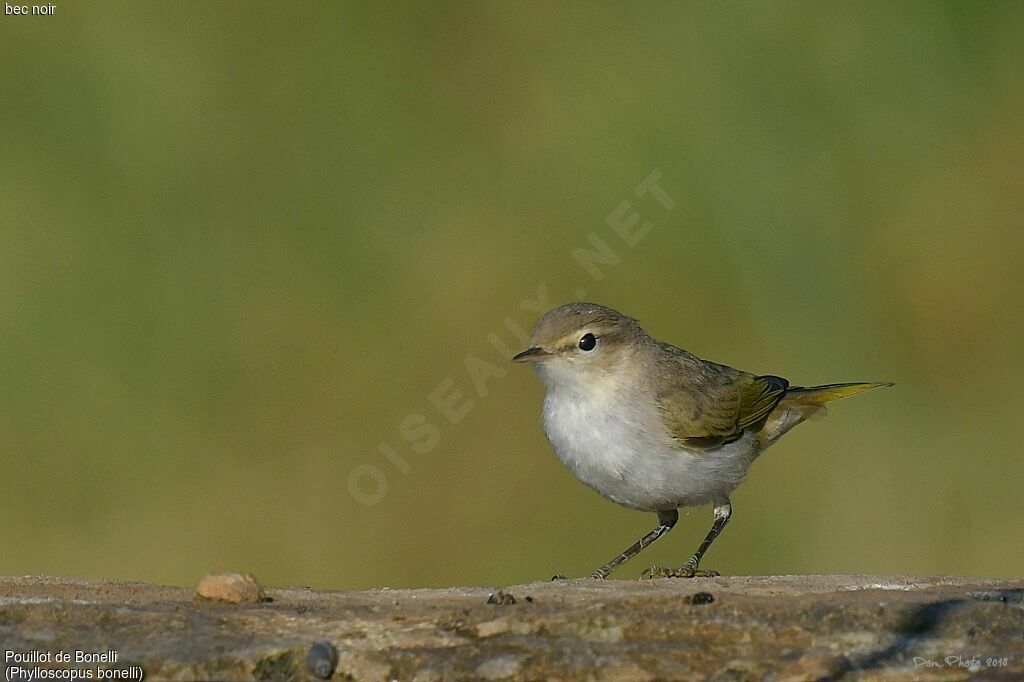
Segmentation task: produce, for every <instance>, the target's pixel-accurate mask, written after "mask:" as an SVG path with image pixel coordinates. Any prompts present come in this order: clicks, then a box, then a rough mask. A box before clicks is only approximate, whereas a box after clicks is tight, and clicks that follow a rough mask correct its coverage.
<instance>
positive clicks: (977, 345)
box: [0, 2, 1024, 588]
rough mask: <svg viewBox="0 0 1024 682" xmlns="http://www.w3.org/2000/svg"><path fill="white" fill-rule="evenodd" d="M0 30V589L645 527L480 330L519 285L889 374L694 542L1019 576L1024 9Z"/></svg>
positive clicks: (833, 374)
mask: <svg viewBox="0 0 1024 682" xmlns="http://www.w3.org/2000/svg"><path fill="white" fill-rule="evenodd" d="M0 19H2V23H0V93H2V94H0V97H2V101H3V107H2V108H0V125H2V133H0V135H2V137H0V139H2V142H3V146H2V153H0V292H2V293H0V478H2V488H0V519H2V522H0V547H2V548H3V551H2V552H0V574H27V573H48V574H69V575H77V576H87V577H116V578H129V579H138V580H147V581H160V582H168V583H176V584H189V583H193V582H194V581H195V580H196V579H197V578H198V577H199V576H200V575H202V574H204V573H207V572H210V571H215V570H224V569H230V570H249V571H252V572H254V573H255V574H257V575H258V576H259V577H260V578H261V579H262V580H263V581H264V582H266V583H270V584H278V585H290V584H305V585H312V586H316V587H332V588H349V587H352V588H356V587H370V586H377V585H392V586H441V585H453V584H501V583H514V582H520V581H529V580H535V579H546V578H548V577H549V576H550V575H551V574H552V573H554V572H556V571H559V572H563V573H567V574H570V575H579V574H584V573H587V572H589V571H591V570H593V569H594V568H595V567H596V566H597V565H599V564H601V563H602V562H604V561H605V560H607V559H609V558H610V557H611V556H612V555H613V554H615V553H616V552H618V551H619V550H621V549H623V548H624V547H625V546H627V545H628V544H629V543H631V542H632V541H633V540H635V539H636V538H637V537H639V535H640V534H642V533H643V532H646V531H647V530H648V529H649V528H650V527H651V526H652V524H653V521H654V517H653V515H645V514H640V513H637V512H631V511H626V510H623V509H620V508H618V507H616V506H615V505H613V504H612V503H609V502H606V501H604V500H603V499H601V498H600V497H598V496H597V495H596V494H595V493H593V492H591V491H590V490H588V489H586V488H585V487H584V486H583V485H581V484H580V483H578V482H576V481H575V480H574V479H573V478H572V476H571V475H570V474H569V473H568V471H566V470H564V469H563V468H562V466H561V465H560V464H559V463H558V462H557V460H556V459H555V458H554V457H553V456H552V454H551V453H550V451H549V449H548V446H547V444H546V442H545V440H544V437H543V435H542V433H541V430H540V421H539V411H540V403H541V399H542V395H543V391H542V387H541V384H540V382H539V381H538V380H537V378H536V377H535V376H534V375H533V374H532V372H530V371H529V370H528V369H526V368H524V367H521V366H517V365H511V364H510V363H508V362H507V359H506V358H505V357H504V352H503V351H501V350H499V348H501V346H503V345H504V346H507V347H508V349H509V350H510V351H511V350H515V349H517V347H518V346H519V345H520V342H519V341H518V340H517V339H516V335H515V333H513V332H512V331H510V330H509V329H508V328H507V327H506V326H505V320H506V319H509V320H511V322H512V323H513V326H519V327H523V328H529V326H530V325H532V323H533V321H534V320H535V318H536V314H535V312H533V311H531V310H530V309H529V308H528V307H523V306H522V303H523V302H524V301H525V302H529V301H530V300H533V299H536V297H537V292H538V287H539V286H541V285H543V286H544V287H545V288H546V294H547V296H546V297H547V298H548V299H549V300H550V301H551V303H552V304H557V303H562V302H565V301H568V300H572V299H574V298H576V297H577V295H578V290H579V289H584V290H585V295H586V297H587V298H588V299H591V300H594V301H597V302H601V303H604V304H607V305H611V306H614V307H616V308H619V309H621V310H623V311H625V312H627V313H629V314H631V315H633V316H635V317H637V318H639V319H640V320H641V322H642V323H643V324H644V325H645V327H646V328H647V329H648V331H650V332H651V333H652V334H653V335H655V336H657V337H659V338H663V339H665V340H670V341H673V342H675V343H676V344H677V345H681V346H683V347H685V348H687V349H689V350H691V351H693V352H695V353H697V354H698V355H701V356H704V357H708V358H711V359H714V360H717V361H720V362H725V363H728V364H732V365H734V366H737V367H740V368H743V369H747V370H751V371H755V372H762V373H767V372H771V373H777V374H781V375H784V376H787V377H789V378H790V379H791V380H792V381H793V382H794V383H803V384H808V383H826V382H833V381H843V380H872V379H877V380H889V381H895V382H896V384H897V387H896V388H895V389H891V390H887V391H879V392H877V393H872V394H870V395H867V396H863V397H859V398H857V399H854V400H850V401H848V402H844V403H843V404H840V405H837V406H835V407H834V408H833V410H832V414H831V416H830V417H829V418H828V419H826V420H824V421H821V422H815V423H811V424H808V425H804V426H802V427H800V428H799V429H797V430H796V431H794V432H793V433H792V434H791V435H789V436H788V437H787V438H786V439H785V440H784V441H783V442H782V444H780V445H778V446H776V447H775V448H774V449H773V450H771V451H770V452H769V453H768V454H767V455H766V456H765V457H764V458H762V459H761V460H759V461H758V463H757V464H756V465H755V466H754V468H753V470H752V472H751V475H750V477H749V478H748V480H747V482H746V484H745V485H744V486H742V487H741V488H740V489H739V491H738V492H737V494H736V495H735V497H734V506H735V510H736V513H735V516H734V521H733V523H732V524H731V525H730V527H729V529H728V531H727V532H726V533H725V534H724V536H723V538H722V540H721V541H720V542H719V543H718V544H716V546H715V547H714V549H713V550H712V551H711V553H710V554H709V556H708V559H707V561H706V564H707V565H708V566H709V567H713V568H716V569H718V570H720V571H722V572H723V573H732V574H761V573H813V572H844V573H845V572H878V573H886V574H890V573H926V574H935V573H942V574H946V573H951V574H980V575H992V576H1019V575H1021V574H1022V573H1024V543H1022V542H1021V538H1022V535H1024V515H1022V514H1021V480H1022V477H1024V458H1022V451H1024V447H1022V446H1024V442H1022V441H1024V438H1022V435H1021V432H1020V431H1018V430H1017V425H1018V424H1019V421H1018V420H1019V419H1020V415H1021V411H1022V408H1024V391H1022V388H1021V386H1022V383H1021V379H1022V376H1021V374H1022V369H1024V357H1022V353H1021V336H1022V332H1024V323H1022V320H1024V316H1022V315H1021V304H1020V297H1021V295H1022V293H1024V272H1022V254H1024V236H1022V219H1021V216H1022V215H1024V151H1022V150H1024V115H1022V113H1021V112H1022V111H1024V79H1022V75H1021V74H1022V73H1024V5H1022V4H1021V3H1018V2H1005V3H996V2H974V3H963V2H949V3H910V2H901V3H885V2H863V3H844V4H840V3H827V4H826V3H812V2H805V3H775V2H772V3H769V2H757V3H735V4H734V3H723V4H716V5H714V6H712V5H711V4H710V3H708V4H703V3H702V4H694V5H688V6H682V5H680V4H678V3H662V4H643V5H641V6H633V5H632V4H630V3H623V4H621V5H597V4H589V3H588V4H587V5H586V6H584V5H583V4H582V3H580V4H578V5H576V6H574V7H573V6H568V5H564V6H559V7H551V6H549V5H548V4H545V3H537V4H532V5H519V6H517V7H515V8H511V7H507V6H505V5H503V4H500V3H493V4H481V3H465V4H443V5H437V4H390V5H389V6H388V7H387V8H375V7H371V6H370V5H368V4H360V5H356V4H344V3H314V4H303V3H280V4H256V3H227V2H195V3H163V2H140V3H135V2H123V3H111V2H90V3H57V8H56V14H55V15H54V16H52V17H32V16H29V17H12V16H3V17H0ZM652 171H659V172H660V173H661V179H660V181H659V184H660V186H661V187H662V188H663V189H664V190H665V192H667V194H668V195H669V196H670V197H671V198H672V200H673V201H674V202H675V207H674V208H673V209H672V210H671V211H669V210H666V209H665V207H664V206H663V205H661V204H660V203H659V202H658V201H657V200H656V199H655V198H654V197H652V196H651V195H646V196H641V197H638V196H637V195H636V194H635V192H634V188H635V187H636V186H637V185H638V184H639V183H640V182H641V181H642V180H643V179H644V178H646V177H648V175H649V174H650V173H651V172H652ZM623 201H629V202H630V203H629V207H630V211H635V212H636V213H637V214H638V215H640V216H641V217H642V219H643V220H645V221H650V222H651V224H652V226H653V227H652V228H651V230H650V232H649V233H648V234H647V235H646V237H645V238H644V239H643V240H641V241H640V242H639V243H638V244H636V245H635V246H632V247H630V246H628V245H626V244H625V242H624V241H623V240H622V239H621V238H620V237H619V236H618V235H617V234H616V233H615V232H614V231H612V229H611V228H610V227H609V226H608V224H607V222H606V221H607V218H608V216H609V214H611V213H612V212H613V211H614V210H615V209H616V208H617V207H619V206H620V204H621V203H622V202H623ZM595 237H596V238H597V239H600V240H603V242H604V243H605V244H606V245H607V246H608V248H612V249H614V251H615V255H616V257H617V259H618V262H617V264H614V265H610V264H604V265H600V266H599V267H600V270H601V274H602V277H601V279H599V280H597V279H595V278H594V277H593V276H592V275H591V274H589V273H588V271H587V270H586V269H585V268H583V267H581V265H580V264H579V262H577V260H576V259H574V258H573V256H572V253H573V251H574V250H576V249H581V248H586V249H592V248H593V242H592V241H591V240H592V239H593V238H595ZM491 335H496V338H494V339H492V338H491ZM493 341H497V347H496V346H495V344H494V343H492V342H493ZM470 357H472V358H477V359H479V361H481V362H486V363H493V366H492V365H481V364H479V363H478V362H477V361H476V360H470V361H469V362H470V365H471V366H472V367H476V368H483V369H485V370H487V371H490V372H499V373H502V375H500V376H490V377H489V378H487V379H486V381H485V382H484V384H483V388H484V390H485V391H486V393H487V395H485V396H482V397H481V396H480V395H479V394H478V391H477V388H476V387H475V385H474V382H473V381H472V378H471V376H470V373H469V371H468V370H467V367H466V360H467V358H470ZM495 368H498V369H495ZM446 380H450V382H451V383H450V384H449V383H447V381H446ZM439 387H441V388H439ZM435 391H439V392H440V393H439V395H442V396H445V397H449V396H450V394H451V393H452V392H453V391H459V392H461V394H462V397H461V400H460V401H456V402H465V401H466V400H472V401H473V405H472V408H470V409H469V410H468V413H467V414H466V415H465V417H464V418H463V419H462V420H461V421H459V422H458V423H457V424H452V423H451V422H449V421H448V420H447V419H446V418H445V417H444V416H443V414H442V412H441V411H440V410H439V409H438V408H437V407H436V406H435V405H433V404H432V403H431V400H430V398H429V396H430V395H431V394H432V392H435ZM410 415H420V417H419V419H421V420H422V421H423V422H426V423H427V424H429V425H431V426H432V427H433V428H434V429H436V434H435V435H436V436H437V445H436V447H433V448H432V449H430V448H425V447H420V448H419V450H428V451H426V452H422V451H419V452H418V451H416V450H414V449H413V448H412V447H411V445H410V443H408V442H407V441H406V440H403V437H402V436H403V434H402V430H401V424H402V422H403V420H406V419H410ZM417 419H418V418H417V417H416V416H412V417H411V421H410V422H408V423H407V424H406V426H407V428H408V427H410V426H416V425H417ZM419 428H421V429H422V428H429V427H423V426H422V425H420V426H419ZM422 433H423V434H426V433H427V431H423V432H422ZM417 442H418V443H420V444H421V445H422V444H423V443H424V442H426V441H423V440H421V441H417ZM382 444H385V445H386V448H390V449H391V450H390V452H391V453H392V454H391V456H390V457H389V456H387V455H385V454H384V453H383V452H382V451H381V449H380V448H381V445H382ZM350 483H354V484H355V485H356V493H357V494H356V495H355V496H353V494H352V492H351V490H350ZM382 483H383V484H385V485H386V489H384V488H382V487H380V485H381V484H382ZM367 502H375V504H366V503H367ZM710 519H711V516H710V510H708V509H697V510H691V511H689V512H688V513H686V514H685V515H684V516H683V522H682V523H681V525H680V526H678V527H677V530H676V531H675V532H674V533H673V534H672V535H671V536H669V538H668V539H666V540H665V541H663V542H662V543H660V544H659V545H658V546H656V547H654V548H652V549H651V550H649V552H647V553H645V556H644V557H643V558H642V559H639V560H637V561H636V562H634V563H633V564H631V565H629V566H627V567H626V568H625V569H623V570H622V571H621V572H620V573H619V574H618V576H619V577H635V576H636V575H638V574H639V573H640V571H641V570H642V569H643V568H644V567H645V566H647V565H650V564H651V563H654V562H658V563H668V564H672V563H679V562H681V561H682V560H684V559H685V557H687V556H688V555H689V553H690V552H691V551H692V550H693V549H694V547H695V546H696V544H697V543H698V541H699V539H700V538H701V537H703V534H704V533H705V532H706V530H707V528H708V526H709V524H710Z"/></svg>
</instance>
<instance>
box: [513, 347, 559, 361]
mask: <svg viewBox="0 0 1024 682" xmlns="http://www.w3.org/2000/svg"><path fill="white" fill-rule="evenodd" d="M550 355H551V353H550V352H548V351H546V350H544V349H543V348H538V347H537V346H533V347H532V348H527V349H526V350H524V351H523V352H522V353H519V354H518V355H516V356H515V357H514V358H512V362H537V361H538V360H543V359H544V358H546V357H549V356H550Z"/></svg>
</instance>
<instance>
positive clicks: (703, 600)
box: [688, 592, 715, 605]
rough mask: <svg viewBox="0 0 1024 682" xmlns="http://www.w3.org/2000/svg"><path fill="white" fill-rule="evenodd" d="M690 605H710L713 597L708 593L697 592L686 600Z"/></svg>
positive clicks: (713, 599)
mask: <svg viewBox="0 0 1024 682" xmlns="http://www.w3.org/2000/svg"><path fill="white" fill-rule="evenodd" d="M688 601H689V602H690V603H691V604H697V605H700V604H710V603H711V602H713V601H715V595H713V594H711V593H710V592H697V593H695V594H694V595H693V596H692V597H690V599H689V600H688Z"/></svg>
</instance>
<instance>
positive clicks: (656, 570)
mask: <svg viewBox="0 0 1024 682" xmlns="http://www.w3.org/2000/svg"><path fill="white" fill-rule="evenodd" d="M719 575H720V574H719V572H718V571H712V570H711V569H704V568H694V567H692V566H683V567H681V568H667V567H665V566H651V567H650V568H648V569H645V570H644V572H643V573H641V574H640V579H641V580H653V579H654V578H716V577H718V576H719Z"/></svg>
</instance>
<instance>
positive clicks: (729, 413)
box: [658, 365, 789, 449]
mask: <svg viewBox="0 0 1024 682" xmlns="http://www.w3.org/2000/svg"><path fill="white" fill-rule="evenodd" d="M712 367H713V368H714V369H715V371H713V372H704V373H702V374H700V375H697V376H696V377H695V376H688V377H687V378H686V380H684V381H680V382H679V383H678V384H677V385H674V386H671V387H670V388H669V389H668V390H665V391H663V392H662V393H661V394H660V395H659V397H658V404H659V406H660V407H661V410H662V415H663V418H664V422H665V425H666V426H667V427H668V429H669V431H670V432H671V433H672V435H673V437H674V438H675V439H676V440H678V441H680V442H682V443H683V444H685V445H686V446H688V447H692V448H698V449H712V448H716V447H718V446H720V445H724V444H726V443H731V442H732V441H734V440H737V439H739V438H740V437H741V436H742V435H743V432H744V431H746V430H752V431H757V430H759V429H760V428H761V427H762V426H763V425H764V422H765V420H766V419H768V415H769V414H771V412H772V410H774V409H775V406H776V405H778V404H779V401H780V400H782V397H783V396H784V395H785V394H786V388H787V387H788V386H789V382H787V381H786V380H785V379H783V378H781V377H776V376H770V375H768V376H754V375H752V374H745V373H743V372H739V371H736V370H731V369H729V368H726V367H723V366H721V365H715V366H712Z"/></svg>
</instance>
